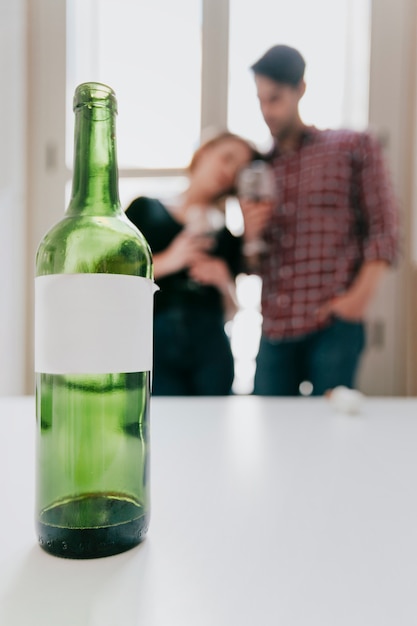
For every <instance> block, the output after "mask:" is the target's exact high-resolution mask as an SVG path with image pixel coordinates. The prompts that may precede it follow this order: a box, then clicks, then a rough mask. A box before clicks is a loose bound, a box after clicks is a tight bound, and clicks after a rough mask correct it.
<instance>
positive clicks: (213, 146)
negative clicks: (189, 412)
mask: <svg viewBox="0 0 417 626" xmlns="http://www.w3.org/2000/svg"><path fill="white" fill-rule="evenodd" d="M254 157H255V151H254V149H253V148H252V146H251V145H250V144H249V143H248V142H247V141H246V140H244V139H242V138H241V137H239V136H237V135H234V134H232V133H229V132H224V133H222V134H220V135H218V136H216V137H214V138H213V139H211V140H210V141H208V142H206V143H205V144H203V145H202V146H200V148H198V150H197V151H196V152H195V154H194V156H193V158H192V160H191V164H190V166H189V180H188V186H187V188H186V190H185V191H184V192H183V193H182V194H181V195H180V196H179V197H177V198H175V199H173V200H170V201H164V202H161V201H160V200H157V199H153V198H147V197H143V196H142V197H140V198H137V199H136V200H134V201H133V202H132V203H131V204H130V206H129V207H128V209H127V210H126V215H127V217H128V218H129V219H130V220H131V221H132V222H133V223H134V224H135V225H136V226H137V227H138V228H139V230H140V231H141V232H142V233H143V234H144V236H145V237H146V239H147V241H148V243H149V245H150V247H151V250H152V252H153V259H154V272H155V280H156V282H157V284H158V285H159V287H160V291H159V292H158V293H157V294H156V296H155V319H154V373H153V394H154V395H173V396H178V395H184V396H188V395H208V396H210V395H227V394H229V393H230V391H231V387H232V383H233V377H234V367H233V356H232V352H231V348H230V343H229V340H228V338H227V336H226V334H225V331H224V323H225V314H226V311H228V310H230V308H231V307H232V306H233V304H234V285H235V277H236V274H237V273H238V272H239V271H240V270H241V258H242V257H241V245H242V242H241V239H240V238H238V237H235V236H233V235H232V234H231V233H230V231H229V230H228V229H227V228H226V226H225V223H224V214H223V212H222V211H221V209H220V208H219V207H220V204H221V201H222V200H224V199H225V197H226V196H228V195H231V194H233V193H234V189H235V183H236V179H237V175H238V173H239V172H240V170H241V169H242V168H243V167H244V166H245V165H247V163H248V162H249V161H251V160H252V159H253V158H254Z"/></svg>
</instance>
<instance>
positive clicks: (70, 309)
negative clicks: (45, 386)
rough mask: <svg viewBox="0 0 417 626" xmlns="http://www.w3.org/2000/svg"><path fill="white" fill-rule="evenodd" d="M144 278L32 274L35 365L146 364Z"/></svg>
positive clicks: (148, 287)
mask: <svg viewBox="0 0 417 626" xmlns="http://www.w3.org/2000/svg"><path fill="white" fill-rule="evenodd" d="M154 291H155V284H154V282H153V281H152V280H150V279H149V278H141V277H138V276H125V275H121V274H52V275H49V276H38V277H37V278H36V279H35V371H36V372H42V373H48V374H108V373H117V372H143V371H150V370H151V369H152V344H153V342H152V334H153V294H154Z"/></svg>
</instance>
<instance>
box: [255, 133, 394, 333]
mask: <svg viewBox="0 0 417 626" xmlns="http://www.w3.org/2000/svg"><path fill="white" fill-rule="evenodd" d="M271 164H272V165H273V167H274V171H275V177H276V186H277V202H276V206H275V208H274V212H273V216H272V218H271V221H270V224H269V226H268V228H267V231H266V234H265V242H266V244H267V246H268V252H267V253H266V254H265V255H264V258H263V259H262V262H261V272H260V273H261V277H262V281H263V287H262V314H263V318H264V322H263V332H264V334H265V335H266V336H267V337H269V338H271V339H274V338H282V337H295V336H298V335H303V334H306V333H309V332H311V331H314V330H317V329H318V328H320V326H322V325H323V324H319V323H318V322H317V319H316V315H315V312H316V310H317V308H318V307H319V306H320V305H321V304H323V303H325V302H326V301H328V300H329V299H331V298H334V297H335V296H336V295H338V294H341V293H343V292H344V291H346V289H348V288H349V286H350V285H351V284H352V281H353V280H354V278H355V276H356V275H357V273H358V270H359V269H360V267H361V265H362V264H363V263H364V262H365V261H372V260H377V259H384V260H386V261H387V262H388V263H392V262H393V261H394V259H395V257H396V253H397V245H398V234H397V233H398V227H397V204H396V200H395V198H394V194H393V189H392V185H391V182H390V178H389V176H388V174H387V170H386V167H385V164H384V158H383V155H382V150H381V147H380V145H379V143H378V142H377V141H376V140H375V139H374V138H373V137H372V136H370V135H369V134H368V133H357V132H353V131H348V130H318V129H316V128H314V127H309V128H306V129H305V133H304V135H303V137H302V141H301V143H300V147H299V149H298V150H297V151H295V152H292V153H290V154H282V155H281V154H280V153H279V151H278V150H275V151H274V153H273V154H272V156H271Z"/></svg>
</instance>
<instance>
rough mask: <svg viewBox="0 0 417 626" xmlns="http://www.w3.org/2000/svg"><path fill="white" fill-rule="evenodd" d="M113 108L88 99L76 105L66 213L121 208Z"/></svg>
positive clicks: (101, 212)
mask: <svg viewBox="0 0 417 626" xmlns="http://www.w3.org/2000/svg"><path fill="white" fill-rule="evenodd" d="M115 117H116V113H115V111H113V110H111V109H110V108H108V107H106V106H103V104H102V103H97V104H96V103H94V102H91V101H90V103H88V104H85V105H82V106H79V107H78V108H76V109H75V133H74V135H75V136H74V174H73V182H72V194H71V201H70V204H69V206H68V209H67V211H66V214H67V215H95V216H103V215H104V216H115V215H120V214H121V212H122V209H121V205H120V199H119V189H118V169H117V156H116V133H115Z"/></svg>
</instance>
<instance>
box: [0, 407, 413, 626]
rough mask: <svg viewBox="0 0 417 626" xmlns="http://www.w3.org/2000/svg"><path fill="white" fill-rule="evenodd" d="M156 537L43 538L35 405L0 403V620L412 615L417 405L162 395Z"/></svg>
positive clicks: (255, 624) (137, 621) (385, 619)
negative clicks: (81, 556)
mask: <svg viewBox="0 0 417 626" xmlns="http://www.w3.org/2000/svg"><path fill="white" fill-rule="evenodd" d="M151 433H152V464H151V466H152V476H151V479H152V518H151V527H150V531H149V534H148V537H147V539H146V540H145V541H144V543H142V544H141V545H140V546H138V547H137V548H135V549H133V550H131V551H129V552H126V553H124V554H121V555H117V556H114V557H109V558H105V559H97V560H90V561H72V560H64V559H60V558H56V557H52V556H49V555H48V554H46V553H45V552H43V551H42V550H41V549H40V548H39V547H38V545H37V543H36V537H35V531H34V523H33V519H34V400H33V398H30V397H27V398H9V399H7V398H2V399H0V475H1V493H2V503H1V510H0V520H1V521H0V524H1V533H0V541H1V545H0V624H1V626H246V625H247V626H270V625H271V626H277V625H279V626H345V625H346V626H362V625H363V626H385V625H386V626H408V625H410V626H411V625H413V626H414V625H415V624H417V591H416V586H417V399H405V398H403V399H390V398H387V399H366V401H365V403H364V405H363V409H362V412H361V414H360V415H356V416H348V415H343V414H338V413H335V411H334V410H333V408H332V407H331V406H330V404H329V403H328V402H327V400H325V399H305V398H300V399H272V398H268V399H265V398H264V399H261V398H256V397H230V398H217V399H208V398H200V399H192V398H176V399H174V398H154V399H153V401H152V428H151Z"/></svg>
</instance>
